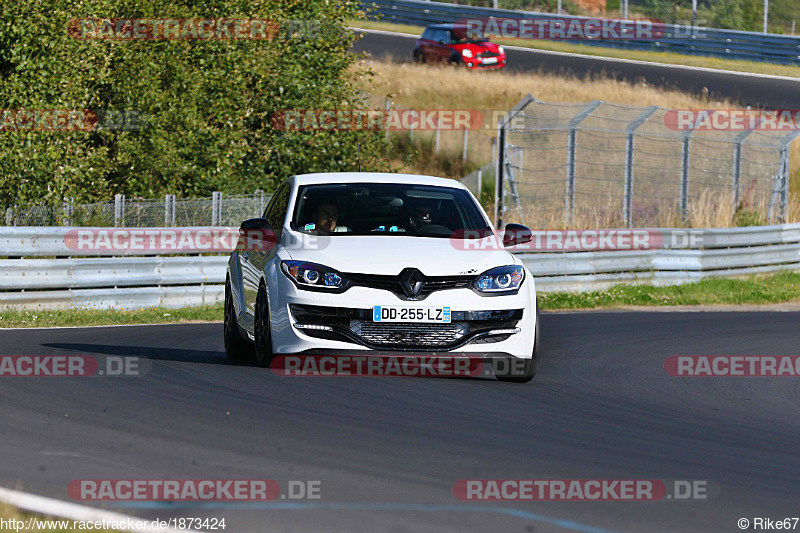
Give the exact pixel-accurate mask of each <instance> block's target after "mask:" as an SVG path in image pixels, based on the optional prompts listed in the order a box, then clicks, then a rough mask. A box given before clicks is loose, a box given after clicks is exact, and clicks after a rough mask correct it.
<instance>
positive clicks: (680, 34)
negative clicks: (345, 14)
mask: <svg viewBox="0 0 800 533" xmlns="http://www.w3.org/2000/svg"><path fill="white" fill-rule="evenodd" d="M368 4H375V6H376V11H373V12H372V13H371V14H370V15H369V16H370V17H371V18H377V17H376V16H375V14H380V15H381V17H380V20H382V21H384V22H393V23H397V24H409V25H412V26H427V25H428V24H435V23H441V22H455V21H456V20H458V19H461V18H470V17H472V18H483V19H486V18H489V17H496V18H513V19H525V18H531V17H536V18H537V19H559V20H564V19H581V18H587V17H574V16H570V15H554V14H552V13H537V12H530V11H527V12H526V11H514V10H508V9H492V8H488V7H472V6H464V5H458V4H446V3H441V2H426V1H419V0H372V1H371V2H369V3H368ZM568 42H572V43H578V44H588V45H592V46H602V47H611V48H624V49H631V50H653V51H659V52H676V53H679V54H688V55H702V56H711V57H722V58H728V59H746V60H750V61H763V62H768V63H779V64H789V65H800V38H798V37H794V36H787V35H775V34H764V33H755V32H747V31H734V30H719V29H714V28H704V27H695V28H692V27H691V26H679V25H673V24H666V25H665V35H664V36H663V37H661V38H658V39H655V40H626V41H624V40H590V39H586V40H580V41H578V40H570V41H568Z"/></svg>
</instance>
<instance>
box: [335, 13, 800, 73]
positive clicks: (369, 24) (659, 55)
mask: <svg viewBox="0 0 800 533" xmlns="http://www.w3.org/2000/svg"><path fill="white" fill-rule="evenodd" d="M348 26H351V27H354V28H363V29H367V30H384V31H394V32H402V33H411V34H414V35H421V34H422V30H423V29H424V28H423V27H421V26H409V25H406V24H392V23H389V22H380V21H371V20H358V21H356V20H354V21H350V22H349V23H348ZM492 42H496V43H499V44H505V45H510V46H521V47H524V48H533V49H536V50H549V51H554V52H569V53H572V54H581V55H588V56H602V57H614V58H620V59H634V60H638V61H649V62H653V63H667V64H670V65H687V66H692V67H702V68H712V69H718V70H733V71H736V72H751V73H755V74H770V75H774V76H789V77H793V78H800V67H796V66H792V65H777V64H772V63H759V62H756V61H743V60H734V59H721V58H716V57H704V56H690V55H683V54H676V53H674V52H650V51H645V50H620V49H617V48H605V47H599V46H590V45H585V44H573V43H567V42H562V41H546V40H531V39H496V38H492Z"/></svg>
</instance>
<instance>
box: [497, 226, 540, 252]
mask: <svg viewBox="0 0 800 533" xmlns="http://www.w3.org/2000/svg"><path fill="white" fill-rule="evenodd" d="M532 240H533V234H532V233H531V230H530V229H528V227H527V226H523V225H522V224H506V228H505V231H503V246H505V247H509V246H516V245H517V244H525V243H526V242H531V241H532Z"/></svg>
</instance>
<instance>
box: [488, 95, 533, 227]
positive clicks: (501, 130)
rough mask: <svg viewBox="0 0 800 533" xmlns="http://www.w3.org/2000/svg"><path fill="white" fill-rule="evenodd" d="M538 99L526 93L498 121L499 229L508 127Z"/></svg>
mask: <svg viewBox="0 0 800 533" xmlns="http://www.w3.org/2000/svg"><path fill="white" fill-rule="evenodd" d="M536 101H537V100H536V98H534V97H533V96H532V95H531V94H527V95H525V97H524V98H523V99H522V100H520V101H519V102H517V105H515V106H514V107H513V108H512V109H511V111H509V112H508V113H506V114H505V115H504V116H503V118H501V119H500V121H499V122H498V123H497V164H496V166H495V177H494V180H495V181H494V220H496V221H497V229H501V228H502V227H503V184H504V183H503V182H504V179H503V177H504V172H505V159H506V150H505V148H506V128H507V127H508V126H509V125H510V124H511V121H512V120H514V118H515V117H516V116H517V115H519V114H520V113H521V112H522V110H523V109H525V107H526V106H527V105H528V104H530V103H531V102H536Z"/></svg>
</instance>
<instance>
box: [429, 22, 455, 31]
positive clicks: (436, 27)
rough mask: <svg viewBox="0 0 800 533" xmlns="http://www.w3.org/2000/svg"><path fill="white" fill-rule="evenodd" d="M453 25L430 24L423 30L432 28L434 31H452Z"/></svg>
mask: <svg viewBox="0 0 800 533" xmlns="http://www.w3.org/2000/svg"><path fill="white" fill-rule="evenodd" d="M453 26H455V24H452V23H450V24H431V25H430V26H428V27H426V28H425V29H426V30H427V29H430V28H433V29H434V30H452V29H453Z"/></svg>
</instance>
